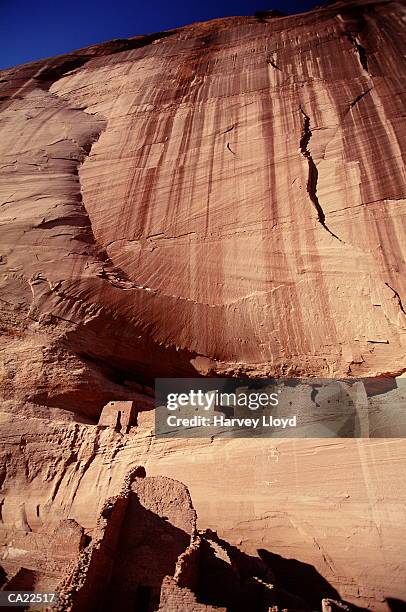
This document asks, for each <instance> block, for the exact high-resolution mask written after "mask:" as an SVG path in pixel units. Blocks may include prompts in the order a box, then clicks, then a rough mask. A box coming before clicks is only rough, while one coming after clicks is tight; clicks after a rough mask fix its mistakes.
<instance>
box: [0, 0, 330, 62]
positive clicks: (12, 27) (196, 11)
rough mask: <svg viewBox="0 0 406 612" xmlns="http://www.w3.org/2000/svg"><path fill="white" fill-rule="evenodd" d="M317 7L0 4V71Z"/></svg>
mask: <svg viewBox="0 0 406 612" xmlns="http://www.w3.org/2000/svg"><path fill="white" fill-rule="evenodd" d="M316 4H322V0H0V69H1V68H6V67H8V66H14V65H16V64H22V63H24V62H29V61H33V60H36V59H40V58H43V57H49V56H52V55H59V54H61V53H66V52H67V51H73V50H74V49H79V48H81V47H86V46H87V45H91V44H93V43H97V42H102V41H105V40H110V39H111V38H127V37H129V36H135V35H137V34H147V33H148V32H157V31H160V30H166V29H169V28H173V27H176V26H180V25H185V24H188V23H192V22H193V21H204V20H206V19H212V18H214V17H223V16H226V15H252V14H253V13H254V12H255V11H258V10H266V9H271V8H273V9H279V10H281V11H283V12H284V13H297V12H301V11H304V10H307V9H309V8H311V7H312V6H314V5H316Z"/></svg>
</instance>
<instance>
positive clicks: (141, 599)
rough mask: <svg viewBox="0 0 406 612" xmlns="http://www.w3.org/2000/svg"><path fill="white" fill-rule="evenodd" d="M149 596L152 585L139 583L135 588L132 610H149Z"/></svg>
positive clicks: (142, 611)
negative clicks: (135, 593)
mask: <svg viewBox="0 0 406 612" xmlns="http://www.w3.org/2000/svg"><path fill="white" fill-rule="evenodd" d="M151 596H152V587H150V586H146V585H144V584H140V585H139V587H138V588H137V595H136V598H135V608H134V612H149V609H150V605H151Z"/></svg>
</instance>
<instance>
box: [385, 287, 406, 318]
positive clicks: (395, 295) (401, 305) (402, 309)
mask: <svg viewBox="0 0 406 612" xmlns="http://www.w3.org/2000/svg"><path fill="white" fill-rule="evenodd" d="M385 285H386V286H387V287H389V289H390V290H391V291H393V295H394V297H395V298H396V299H397V301H398V305H399V308H400V310H401V311H402V312H403V314H406V311H405V308H404V306H403V304H402V299H401V297H400V295H399V293H398V292H397V291H396V289H394V288H393V287H391V286H390V285H389V283H385Z"/></svg>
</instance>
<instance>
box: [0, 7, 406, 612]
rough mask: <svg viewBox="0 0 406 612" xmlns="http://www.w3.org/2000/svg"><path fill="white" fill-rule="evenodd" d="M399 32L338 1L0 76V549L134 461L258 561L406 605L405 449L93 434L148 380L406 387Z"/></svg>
mask: <svg viewBox="0 0 406 612" xmlns="http://www.w3.org/2000/svg"><path fill="white" fill-rule="evenodd" d="M404 21H405V9H404V6H403V4H402V3H400V2H391V1H389V2H385V1H382V2H369V1H368V0H366V1H361V2H357V3H347V2H339V3H336V4H331V5H329V6H327V7H326V8H324V9H318V10H315V11H313V12H310V13H306V14H302V15H297V16H290V17H277V16H274V15H272V14H269V15H267V14H260V15H258V16H257V17H234V18H227V19H218V20H214V21H211V22H207V23H198V24H194V25H191V26H187V27H184V28H180V29H178V30H172V31H169V32H164V33H158V34H154V35H149V36H144V37H143V36H140V37H135V38H132V39H128V40H117V41H112V42H109V43H105V44H101V45H96V46H94V47H90V48H88V49H84V50H81V51H77V52H74V53H71V54H68V55H65V56H61V57H57V58H53V59H50V60H44V61H40V62H36V63H33V64H27V65H24V66H20V67H17V68H12V69H9V70H5V71H3V72H1V73H0V155H1V165H0V272H1V277H0V284H1V288H0V292H1V293H0V314H1V330H2V337H1V377H0V385H1V390H2V393H3V396H4V403H3V404H2V410H3V411H4V412H3V417H2V419H3V425H2V427H3V432H4V433H3V434H2V441H3V443H2V449H3V450H4V460H3V468H2V472H1V475H2V476H1V479H0V480H1V481H2V483H3V490H2V493H1V495H2V498H4V501H3V502H2V517H3V519H2V520H3V521H4V525H5V528H16V529H21V528H22V527H24V529H26V528H27V527H26V525H25V524H26V523H27V524H28V526H29V528H30V529H33V530H35V529H39V528H40V527H41V529H47V527H46V526H47V524H48V523H49V524H51V523H52V521H53V520H54V517H56V516H57V517H58V520H63V519H65V518H72V519H75V520H76V521H77V522H78V523H79V524H80V525H82V526H84V527H86V528H87V529H92V528H93V527H94V525H95V521H96V517H97V513H98V511H99V510H100V507H101V506H102V504H103V503H104V501H105V499H106V496H107V495H108V494H109V495H110V494H114V490H115V487H116V488H117V487H119V486H120V482H121V480H120V479H121V478H122V476H123V473H125V471H126V469H127V467H128V466H129V465H131V464H138V463H146V464H148V466H150V468H149V469H150V471H151V473H154V474H162V475H166V476H171V477H174V478H178V479H180V480H182V481H183V482H185V483H186V484H187V486H188V487H189V489H190V491H191V494H192V496H193V499H194V502H195V506H196V509H197V512H198V520H199V523H200V527H201V528H202V529H204V528H206V527H210V528H212V529H217V530H218V531H219V534H220V535H221V536H222V537H226V539H227V541H229V542H231V543H232V544H234V545H237V546H239V547H240V548H241V549H243V550H245V551H246V552H249V554H255V551H256V550H257V549H261V548H265V549H267V550H270V551H273V552H274V553H279V554H281V555H283V556H285V557H288V558H289V557H294V558H296V559H299V560H300V561H302V562H306V563H310V564H312V565H315V567H316V568H317V570H318V571H319V572H320V573H321V574H322V575H323V576H324V577H325V578H326V579H327V580H328V581H329V582H330V583H331V584H332V585H333V586H334V588H335V589H337V591H338V592H339V594H340V596H342V597H343V598H346V599H348V600H352V601H355V602H358V603H359V604H360V605H369V606H370V607H371V608H372V609H374V610H386V609H387V606H386V604H385V603H384V602H383V600H384V598H385V597H394V598H399V599H404V598H406V590H405V582H406V581H405V567H404V556H405V555H404V553H405V545H404V541H405V534H404V518H405V481H404V476H402V465H403V467H404V460H405V445H404V443H403V442H402V441H400V440H396V439H392V440H385V439H382V440H379V441H374V442H369V441H354V440H346V441H337V440H336V441H325V442H322V441H320V442H318V441H311V440H307V441H300V440H297V441H295V442H291V441H289V440H285V441H283V443H281V445H280V447H279V445H276V446H277V448H276V450H275V449H274V448H273V447H272V448H271V446H270V445H269V444H267V443H266V441H255V440H251V441H244V440H233V441H230V442H224V441H216V440H215V441H214V443H213V444H210V440H208V441H205V440H200V441H198V442H196V441H195V442H193V443H192V442H188V441H176V442H175V441H174V442H173V443H168V442H158V441H155V442H154V441H153V439H152V438H151V436H150V435H149V434H147V433H145V432H146V430H145V428H144V429H142V428H141V426H140V428H139V430H136V429H132V430H131V431H130V433H129V434H128V435H123V436H121V435H120V434H118V433H117V434H116V433H114V432H110V431H109V430H107V431H105V430H100V429H96V427H95V423H97V419H98V416H99V414H100V411H101V409H102V407H103V405H104V404H106V403H107V402H108V401H110V400H112V399H114V400H130V399H133V398H134V393H137V394H142V393H143V389H144V386H145V385H148V386H150V385H151V384H152V382H153V378H154V376H173V375H177V376H183V375H196V374H197V373H201V374H205V375H206V374H215V373H218V374H247V375H252V376H255V375H277V376H278V375H282V374H283V375H285V376H286V375H287V376H289V375H291V376H322V377H330V378H331V377H335V376H371V375H379V374H384V375H388V376H393V377H394V376H397V375H400V374H401V373H402V372H404V371H405V369H406V366H405V321H406V314H405V308H406V306H405V304H406V275H405V250H406V249H405V240H404V235H405V234H404V213H403V215H402V212H403V211H404V208H405V200H406V188H405V176H404V166H403V158H402V155H404V151H403V150H402V147H404V143H405V127H404V126H405V107H404V101H403V92H404V89H405V87H404V86H405V76H404V75H405V66H404V55H405V47H406V45H405V29H404ZM148 431H149V430H148ZM110 437H113V438H114V440H110ZM273 446H274V445H273ZM275 453H276V454H275ZM278 453H280V456H281V459H280V461H279V462H278V461H276V459H275V457H279V455H278ZM123 463H124V464H125V465H123ZM21 504H23V506H22V505H21ZM38 506H39V508H40V509H39V510H38V509H37V507H38ZM16 516H17V519H16Z"/></svg>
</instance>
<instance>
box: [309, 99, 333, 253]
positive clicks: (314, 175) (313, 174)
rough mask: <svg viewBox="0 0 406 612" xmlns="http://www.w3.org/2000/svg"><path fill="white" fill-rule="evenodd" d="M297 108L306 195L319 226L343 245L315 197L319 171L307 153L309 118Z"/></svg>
mask: <svg viewBox="0 0 406 612" xmlns="http://www.w3.org/2000/svg"><path fill="white" fill-rule="evenodd" d="M299 108H300V112H301V113H302V115H303V117H304V121H303V130H302V136H301V138H300V152H301V154H302V155H303V157H305V158H306V160H307V164H308V168H309V173H308V177H307V193H308V194H309V198H310V200H311V202H312V204H313V206H314V207H315V209H316V211H317V218H318V221H319V223H320V225H322V227H324V229H325V230H326V231H327V232H328V233H329V234H330V235H331V236H333V238H336V239H337V240H338V241H339V242H341V243H343V244H344V241H343V240H341V238H339V237H338V236H337V235H336V234H334V232H332V231H331V229H330V228H329V227H328V226H327V225H326V215H325V213H324V210H323V208H322V206H321V204H320V202H319V198H318V196H317V183H318V179H319V171H318V170H317V166H316V164H315V162H314V159H313V157H312V155H311V153H310V151H309V142H310V139H311V137H312V131H311V129H310V117H309V115H307V114H306V113H305V111H304V110H303V108H302V107H301V106H300V107H299Z"/></svg>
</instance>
